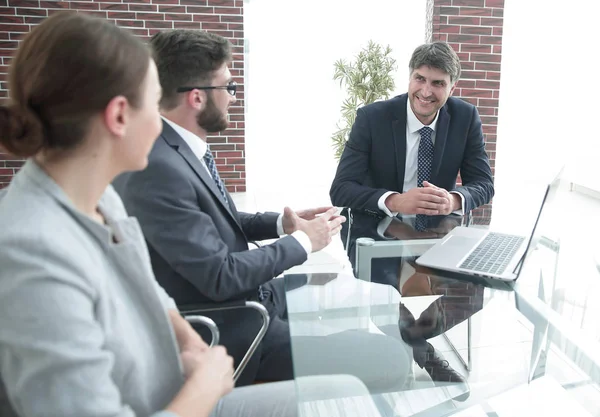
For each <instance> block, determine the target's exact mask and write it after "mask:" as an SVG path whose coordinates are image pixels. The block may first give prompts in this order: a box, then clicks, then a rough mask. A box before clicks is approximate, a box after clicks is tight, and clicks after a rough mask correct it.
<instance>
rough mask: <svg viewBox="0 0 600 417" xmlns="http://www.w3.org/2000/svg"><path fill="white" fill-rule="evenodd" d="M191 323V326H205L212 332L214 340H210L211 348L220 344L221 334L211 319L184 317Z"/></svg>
mask: <svg viewBox="0 0 600 417" xmlns="http://www.w3.org/2000/svg"><path fill="white" fill-rule="evenodd" d="M183 317H184V318H185V319H186V320H187V321H188V322H189V323H191V324H204V325H205V326H206V327H208V330H210V333H211V335H212V338H211V340H210V347H213V346H215V345H218V344H219V339H220V338H221V334H220V333H219V327H218V326H217V324H216V323H215V322H214V321H213V320H212V319H210V318H208V317H206V316H183Z"/></svg>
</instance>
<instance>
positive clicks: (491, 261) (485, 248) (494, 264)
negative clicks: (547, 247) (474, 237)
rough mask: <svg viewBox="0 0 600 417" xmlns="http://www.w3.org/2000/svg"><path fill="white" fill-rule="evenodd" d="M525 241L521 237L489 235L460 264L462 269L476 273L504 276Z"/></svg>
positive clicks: (499, 234) (498, 234)
mask: <svg viewBox="0 0 600 417" xmlns="http://www.w3.org/2000/svg"><path fill="white" fill-rule="evenodd" d="M523 240H525V238H524V237H521V236H512V235H503V234H501V233H489V234H488V235H487V236H486V237H485V239H483V240H482V241H481V242H480V243H479V245H477V247H476V248H475V249H474V250H473V252H471V254H470V255H469V256H468V257H467V259H465V260H464V261H463V263H462V264H460V268H463V269H467V270H470V271H474V272H485V273H488V274H502V273H503V272H504V270H505V269H506V266H507V265H508V263H509V262H510V260H511V259H512V257H513V255H514V254H515V253H516V252H517V250H518V249H519V246H520V245H521V243H522V242H523Z"/></svg>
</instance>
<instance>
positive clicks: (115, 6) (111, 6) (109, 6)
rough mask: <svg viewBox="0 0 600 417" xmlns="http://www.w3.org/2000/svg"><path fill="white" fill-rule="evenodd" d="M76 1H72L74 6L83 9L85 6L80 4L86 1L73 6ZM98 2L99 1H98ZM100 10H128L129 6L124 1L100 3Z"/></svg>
mask: <svg viewBox="0 0 600 417" xmlns="http://www.w3.org/2000/svg"><path fill="white" fill-rule="evenodd" d="M74 4H75V2H71V7H72V8H74V9H75V8H77V9H81V8H83V7H81V6H79V4H85V3H84V2H81V3H77V4H75V5H76V6H77V7H73V5H74ZM96 4H97V3H96ZM100 10H114V11H125V12H126V11H128V10H129V7H128V5H127V4H122V3H100Z"/></svg>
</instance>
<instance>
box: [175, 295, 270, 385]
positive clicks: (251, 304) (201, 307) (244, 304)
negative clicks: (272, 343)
mask: <svg viewBox="0 0 600 417" xmlns="http://www.w3.org/2000/svg"><path fill="white" fill-rule="evenodd" d="M238 308H251V309H254V310H256V311H258V312H259V313H260V315H261V317H262V320H263V322H262V326H261V327H260V329H259V331H258V333H257V334H256V337H255V338H254V340H253V341H252V343H251V344H250V347H249V348H248V350H247V351H246V354H245V355H244V357H243V358H242V360H241V361H240V364H239V365H238V367H237V369H236V370H235V372H234V373H233V380H234V382H235V381H237V379H238V378H239V376H240V374H241V373H242V371H243V370H244V368H245V367H246V365H248V362H249V361H250V358H251V357H252V355H253V354H254V352H255V351H256V348H257V347H258V345H259V344H260V342H261V341H262V339H263V337H265V334H266V333H267V329H268V328H269V323H270V321H271V319H270V317H269V312H268V311H267V309H266V308H265V306H263V305H262V304H260V303H258V302H256V301H243V300H236V301H229V302H226V303H219V304H218V305H214V304H210V305H206V304H187V305H181V306H179V312H180V313H181V315H182V316H183V317H185V318H186V319H187V316H188V315H189V314H195V313H201V312H206V311H222V310H233V309H238ZM192 317H198V316H192ZM211 321H212V320H211ZM203 324H205V323H203ZM213 324H214V322H213ZM209 327H210V326H209ZM215 328H216V325H215ZM217 331H218V330H217ZM211 332H212V329H211ZM214 337H215V335H214V334H213V339H214ZM212 345H214V343H211V346H212Z"/></svg>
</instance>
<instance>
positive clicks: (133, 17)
mask: <svg viewBox="0 0 600 417" xmlns="http://www.w3.org/2000/svg"><path fill="white" fill-rule="evenodd" d="M243 4H244V1H243V0H102V1H92V0H80V1H44V0H0V100H5V99H6V98H7V97H8V94H9V92H8V85H7V78H8V74H7V73H8V66H9V64H10V60H11V57H12V56H13V55H14V53H15V50H16V49H17V47H18V45H19V42H20V41H21V39H22V38H23V36H24V35H25V34H26V33H27V32H29V31H30V30H31V28H32V27H34V26H35V25H37V24H39V23H40V22H41V21H42V20H44V19H45V18H46V17H47V16H50V15H52V14H53V13H56V12H59V11H61V10H68V9H71V10H77V11H79V12H85V13H91V14H94V15H97V16H100V17H103V18H105V19H108V20H110V21H112V22H113V23H116V24H117V25H118V26H121V27H124V28H127V29H129V30H131V31H132V32H133V33H134V34H135V35H137V36H140V37H141V38H143V39H148V38H149V37H150V36H152V35H154V34H155V33H156V32H158V31H160V30H164V29H203V30H206V31H209V32H214V33H218V34H220V35H222V36H225V37H226V38H228V39H229V40H230V41H231V43H232V44H233V54H234V55H233V58H234V60H233V63H232V68H231V73H232V74H233V76H234V77H235V80H236V81H237V83H238V85H239V86H240V87H239V88H238V93H237V97H238V100H237V103H236V104H235V106H232V107H231V108H230V109H229V112H230V115H231V116H230V117H231V124H230V128H229V130H228V131H226V132H225V134H219V135H216V136H211V137H209V139H208V142H209V143H210V147H211V150H212V151H213V154H214V156H215V161H216V163H217V166H218V169H219V172H220V175H221V178H223V179H224V181H225V184H226V185H227V188H228V190H229V191H232V192H235V191H245V190H246V172H245V150H244V146H245V144H244V127H245V121H244V25H243V17H242V16H243ZM22 163H23V161H20V160H18V159H17V158H15V157H13V156H10V155H8V154H6V153H3V152H2V150H1V149H0V188H2V187H4V186H6V185H8V183H9V182H10V180H11V178H12V176H13V175H14V173H15V172H16V171H17V170H18V169H19V167H20V166H21V165H22Z"/></svg>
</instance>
